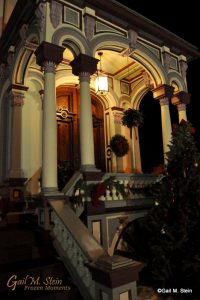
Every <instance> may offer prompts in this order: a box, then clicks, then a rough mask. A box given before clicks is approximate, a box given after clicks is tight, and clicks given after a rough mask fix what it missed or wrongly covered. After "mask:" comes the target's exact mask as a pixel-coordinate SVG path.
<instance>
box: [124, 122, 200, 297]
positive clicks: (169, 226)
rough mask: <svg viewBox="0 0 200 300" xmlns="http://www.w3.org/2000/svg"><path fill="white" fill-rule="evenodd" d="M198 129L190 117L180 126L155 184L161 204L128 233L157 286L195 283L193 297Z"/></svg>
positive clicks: (199, 217)
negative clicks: (163, 169)
mask: <svg viewBox="0 0 200 300" xmlns="http://www.w3.org/2000/svg"><path fill="white" fill-rule="evenodd" d="M193 133H194V129H193V128H192V126H191V124H190V123H189V122H185V121H181V123H180V125H179V126H178V125H177V126H174V129H173V134H172V140H171V144H170V145H169V149H170V150H169V152H168V153H167V166H166V171H165V176H164V179H163V180H162V182H161V183H160V184H159V185H158V186H156V188H155V189H154V196H155V204H154V206H153V207H152V209H151V210H150V211H149V212H148V214H147V215H146V216H145V217H144V218H141V219H138V220H136V221H135V222H133V223H132V224H131V225H130V226H129V227H128V228H127V229H126V231H125V232H124V234H123V238H124V241H125V242H126V244H127V247H128V249H129V251H130V252H131V253H132V257H133V258H134V259H137V260H140V261H143V262H145V263H146V267H145V268H144V271H143V272H142V273H143V280H146V281H147V280H148V279H150V278H151V279H152V281H151V282H150V280H149V283H150V284H154V286H155V287H165V288H173V287H174V288H190V289H193V293H192V295H190V297H191V298H190V299H199V298H195V297H197V296H196V295H195V293H196V294H197V293H198V292H197V290H198V288H199V287H200V154H199V153H198V150H197V148H196V145H195V141H194V137H193ZM145 275H146V277H145ZM199 295H200V293H198V296H199ZM173 296H176V295H173ZM177 296H179V297H180V294H177ZM182 297H183V295H182ZM187 297H188V294H187ZM181 299H188V298H181Z"/></svg>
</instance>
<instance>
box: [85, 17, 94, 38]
mask: <svg viewBox="0 0 200 300" xmlns="http://www.w3.org/2000/svg"><path fill="white" fill-rule="evenodd" d="M95 25H96V20H95V18H94V17H92V16H90V15H85V16H84V30H85V36H86V38H87V39H88V40H89V41H91V40H92V39H93V37H94V34H95Z"/></svg>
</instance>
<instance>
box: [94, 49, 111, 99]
mask: <svg viewBox="0 0 200 300" xmlns="http://www.w3.org/2000/svg"><path fill="white" fill-rule="evenodd" d="M98 55H99V57H100V70H99V71H97V78H96V81H95V90H96V93H97V94H100V95H105V94H106V93H108V77H107V76H106V75H104V74H103V73H102V66H101V57H102V55H103V52H99V53H98Z"/></svg>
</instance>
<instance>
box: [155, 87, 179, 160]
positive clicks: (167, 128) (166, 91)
mask: <svg viewBox="0 0 200 300" xmlns="http://www.w3.org/2000/svg"><path fill="white" fill-rule="evenodd" d="M173 90H174V88H173V87H172V86H169V85H166V84H163V85H161V86H158V87H156V88H155V89H154V90H153V91H152V92H153V97H154V98H155V99H157V100H159V101H160V107H161V122H162V138H163V152H164V159H165V163H166V153H167V152H168V151H169V144H170V142H171V132H172V127H171V118H170V112H169V99H170V98H171V97H172V94H173Z"/></svg>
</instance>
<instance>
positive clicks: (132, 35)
mask: <svg viewBox="0 0 200 300" xmlns="http://www.w3.org/2000/svg"><path fill="white" fill-rule="evenodd" d="M137 39H138V33H137V32H136V31H134V30H133V29H129V31H128V40H129V48H130V50H131V51H134V50H135V49H136V47H137Z"/></svg>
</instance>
